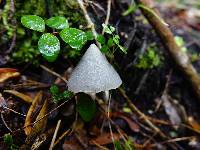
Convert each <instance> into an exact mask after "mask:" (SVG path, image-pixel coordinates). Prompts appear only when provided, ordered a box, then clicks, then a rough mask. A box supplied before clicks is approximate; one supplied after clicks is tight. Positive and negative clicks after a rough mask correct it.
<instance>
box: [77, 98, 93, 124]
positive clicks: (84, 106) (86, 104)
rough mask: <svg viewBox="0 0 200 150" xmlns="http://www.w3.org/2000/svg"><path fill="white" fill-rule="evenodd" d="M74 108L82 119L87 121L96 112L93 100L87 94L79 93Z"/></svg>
mask: <svg viewBox="0 0 200 150" xmlns="http://www.w3.org/2000/svg"><path fill="white" fill-rule="evenodd" d="M76 110H77V111H78V113H79V114H80V116H81V118H82V119H83V120H84V121H86V122H89V121H90V120H91V119H92V118H93V117H94V115H95V113H96V104H95V101H94V100H92V99H91V98H90V97H89V96H88V95H86V94H81V96H80V98H79V99H78V102H77V105H76Z"/></svg>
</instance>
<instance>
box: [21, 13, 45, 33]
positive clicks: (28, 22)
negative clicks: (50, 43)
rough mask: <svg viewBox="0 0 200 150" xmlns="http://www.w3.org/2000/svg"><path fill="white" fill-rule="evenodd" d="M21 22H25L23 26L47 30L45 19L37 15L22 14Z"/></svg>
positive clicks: (42, 30)
mask: <svg viewBox="0 0 200 150" xmlns="http://www.w3.org/2000/svg"><path fill="white" fill-rule="evenodd" d="M21 23H22V24H23V26H25V27H27V28H29V29H32V30H35V31H39V32H44V30H45V23H44V20H43V19H42V18H41V17H39V16H36V15H25V16H22V17H21Z"/></svg>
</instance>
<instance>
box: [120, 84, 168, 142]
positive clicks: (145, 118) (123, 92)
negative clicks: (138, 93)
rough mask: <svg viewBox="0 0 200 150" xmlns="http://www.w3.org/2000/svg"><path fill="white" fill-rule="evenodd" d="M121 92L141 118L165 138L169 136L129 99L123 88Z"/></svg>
mask: <svg viewBox="0 0 200 150" xmlns="http://www.w3.org/2000/svg"><path fill="white" fill-rule="evenodd" d="M119 91H120V93H121V94H122V95H123V97H124V98H125V100H126V102H127V104H128V106H129V107H130V109H131V110H132V111H133V112H136V113H137V114H138V115H140V117H141V118H143V119H144V121H145V122H146V123H147V124H148V125H149V126H150V127H151V128H152V129H153V130H154V131H156V132H157V133H158V134H159V135H160V136H161V137H163V138H167V136H166V135H165V134H164V133H163V132H162V131H161V130H160V129H159V128H158V127H156V126H155V125H154V124H153V123H152V122H151V121H150V120H149V119H148V117H147V116H146V115H145V114H143V113H142V112H141V111H140V110H139V109H138V108H137V107H136V106H135V105H134V104H133V103H132V102H131V100H130V99H129V97H128V96H127V95H126V93H125V91H124V90H123V89H121V88H119Z"/></svg>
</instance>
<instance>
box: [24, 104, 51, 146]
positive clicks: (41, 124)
mask: <svg viewBox="0 0 200 150" xmlns="http://www.w3.org/2000/svg"><path fill="white" fill-rule="evenodd" d="M47 112H48V100H45V101H44V104H43V106H42V108H41V110H40V113H39V114H38V116H37V118H36V121H35V124H34V126H33V128H32V130H31V133H30V134H29V135H28V136H27V138H26V144H27V145H31V143H32V142H33V141H34V140H35V138H36V137H37V136H38V135H39V134H41V133H42V132H44V130H45V129H46V125H47V117H44V116H45V115H46V114H47Z"/></svg>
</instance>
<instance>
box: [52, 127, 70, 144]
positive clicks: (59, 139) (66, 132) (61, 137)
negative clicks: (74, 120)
mask: <svg viewBox="0 0 200 150" xmlns="http://www.w3.org/2000/svg"><path fill="white" fill-rule="evenodd" d="M70 131H71V129H68V130H67V131H65V132H64V133H63V134H62V135H61V136H60V137H59V138H58V139H57V141H56V142H55V143H54V145H53V147H55V146H56V144H58V143H59V142H60V141H61V140H62V139H63V138H64V137H65V136H66V135H67V134H68V133H69V132H70Z"/></svg>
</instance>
